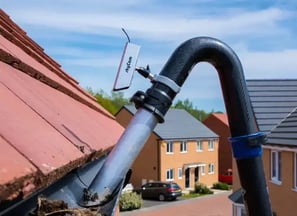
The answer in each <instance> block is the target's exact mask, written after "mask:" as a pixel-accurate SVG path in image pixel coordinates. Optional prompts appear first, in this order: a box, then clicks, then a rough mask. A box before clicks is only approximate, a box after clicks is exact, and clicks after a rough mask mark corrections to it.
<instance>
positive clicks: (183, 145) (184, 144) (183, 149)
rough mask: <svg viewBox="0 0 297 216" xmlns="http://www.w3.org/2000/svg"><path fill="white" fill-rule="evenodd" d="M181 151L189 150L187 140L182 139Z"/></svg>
mask: <svg viewBox="0 0 297 216" xmlns="http://www.w3.org/2000/svg"><path fill="white" fill-rule="evenodd" d="M180 152H187V141H181V143H180Z"/></svg>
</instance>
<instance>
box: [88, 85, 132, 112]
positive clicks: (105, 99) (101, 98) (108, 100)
mask: <svg viewBox="0 0 297 216" xmlns="http://www.w3.org/2000/svg"><path fill="white" fill-rule="evenodd" d="M87 91H88V92H89V93H90V94H91V95H93V96H94V97H95V98H96V100H97V102H98V103H99V104H100V105H101V106H103V107H104V108H105V109H106V110H107V111H109V112H110V113H111V114H113V115H114V114H115V113H117V112H118V111H119V109H120V108H121V107H122V106H124V105H128V104H130V102H129V100H128V99H126V98H125V97H124V93H123V92H112V93H111V96H109V95H108V94H107V93H106V92H105V91H104V90H102V89H100V90H99V91H97V92H94V91H93V89H92V88H91V87H88V88H87Z"/></svg>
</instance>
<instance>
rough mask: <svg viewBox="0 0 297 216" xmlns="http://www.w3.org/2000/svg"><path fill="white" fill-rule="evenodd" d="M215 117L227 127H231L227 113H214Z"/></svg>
mask: <svg viewBox="0 0 297 216" xmlns="http://www.w3.org/2000/svg"><path fill="white" fill-rule="evenodd" d="M211 115H213V116H214V117H216V118H217V119H219V120H220V121H221V122H223V123H224V124H225V125H227V126H229V121H228V116H227V114H225V113H212V114H211Z"/></svg>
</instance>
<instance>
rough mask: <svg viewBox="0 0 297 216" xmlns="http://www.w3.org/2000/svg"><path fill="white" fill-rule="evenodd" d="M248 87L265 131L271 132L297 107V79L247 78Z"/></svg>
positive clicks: (257, 116)
mask: <svg viewBox="0 0 297 216" xmlns="http://www.w3.org/2000/svg"><path fill="white" fill-rule="evenodd" d="M247 88H248V92H249V96H250V99H251V102H252V106H253V109H254V112H255V116H256V119H257V122H258V125H259V128H260V130H261V131H263V132H266V133H269V132H270V131H271V130H272V129H273V128H274V127H275V126H277V124H279V123H280V122H281V120H283V119H284V118H285V117H286V116H287V115H288V114H289V113H290V112H291V111H292V110H293V109H294V108H295V107H297V93H296V92H297V80H288V79H273V80H268V79H264V80H247Z"/></svg>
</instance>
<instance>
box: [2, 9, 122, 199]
mask: <svg viewBox="0 0 297 216" xmlns="http://www.w3.org/2000/svg"><path fill="white" fill-rule="evenodd" d="M0 71H1V76H0V98H1V99H2V100H1V101H2V102H1V106H0V122H1V124H0V145H1V147H2V149H1V152H0V204H1V201H3V200H7V199H13V198H15V197H17V196H26V195H29V194H31V193H32V192H34V191H36V190H37V189H40V188H42V187H44V186H46V185H48V184H50V183H52V182H53V181H55V180H57V179H58V178H60V177H62V176H64V175H65V174H67V173H68V172H69V171H70V170H72V169H75V168H77V167H79V166H81V165H83V164H85V163H86V162H87V161H89V160H92V159H93V158H95V157H98V156H100V155H101V154H102V153H103V152H105V151H108V150H109V149H110V148H111V147H112V146H113V145H114V144H115V143H116V141H117V140H118V138H119V136H120V135H121V134H122V132H123V128H122V127H121V126H120V125H119V124H118V123H117V122H116V121H115V119H114V117H113V116H112V115H111V114H109V113H108V112H107V111H106V110H105V109H104V108H102V107H101V106H100V105H99V104H98V103H97V102H96V100H95V99H94V98H93V97H92V96H91V95H89V94H88V93H87V92H86V91H84V90H83V89H82V88H81V87H80V86H79V85H78V82H76V81H75V80H74V79H73V78H72V77H70V76H69V75H68V74H66V73H65V72H64V71H62V70H61V68H60V65H59V64H58V63H56V62H55V61H54V60H53V59H51V58H50V57H49V56H48V55H46V54H45V53H44V52H43V49H42V48H41V47H40V46H38V45H37V44H36V43H35V42H34V41H33V40H31V39H30V38H29V37H28V36H27V35H26V33H25V32H24V31H23V30H22V29H20V28H19V27H18V26H17V25H16V24H15V23H13V21H12V20H11V19H10V18H9V17H8V16H7V15H6V14H5V13H4V11H2V10H0ZM111 131H112V133H111Z"/></svg>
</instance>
